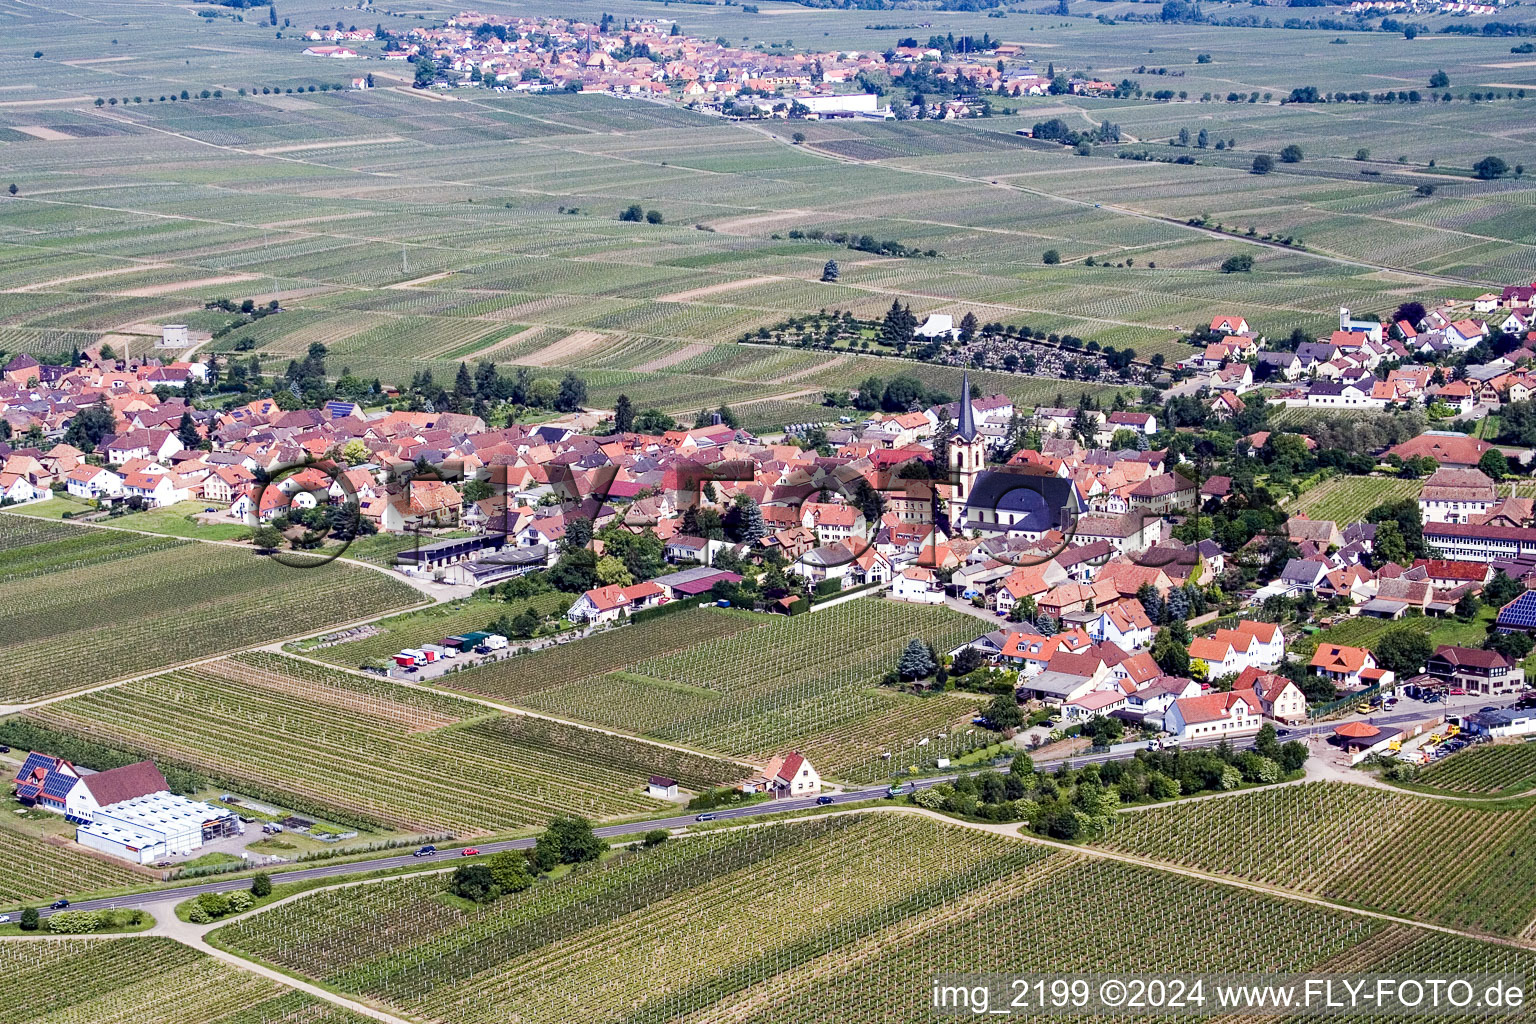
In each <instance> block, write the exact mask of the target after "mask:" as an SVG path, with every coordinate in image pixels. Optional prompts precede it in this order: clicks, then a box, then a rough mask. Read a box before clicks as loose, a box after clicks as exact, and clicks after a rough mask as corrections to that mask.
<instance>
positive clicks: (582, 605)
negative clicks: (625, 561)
mask: <svg viewBox="0 0 1536 1024" xmlns="http://www.w3.org/2000/svg"><path fill="white" fill-rule="evenodd" d="M666 593H667V592H666V591H665V590H663V589H662V588H661V586H660V585H658V584H656V583H652V582H650V581H646V582H645V583H635V584H631V585H630V586H627V587H623V586H619V585H618V584H616V583H615V584H611V585H609V586H606V587H594V588H593V589H591V590H589V591H587V592H586V593H585V594H582V595H581V596H580V597H579V598H577V599H576V603H575V604H573V605H571V610H570V611H568V612H566V617H567V618H569V619H570V620H571V621H572V622H592V623H602V622H612V621H613V620H615V619H617V618H618V617H619V616H620V615H621V614H633V613H634V612H637V611H639V610H640V609H642V608H652V607H655V606H656V605H658V604H661V603H662V601H663V600H665V598H666Z"/></svg>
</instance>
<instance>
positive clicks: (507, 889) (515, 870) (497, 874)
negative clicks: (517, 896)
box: [485, 850, 533, 896]
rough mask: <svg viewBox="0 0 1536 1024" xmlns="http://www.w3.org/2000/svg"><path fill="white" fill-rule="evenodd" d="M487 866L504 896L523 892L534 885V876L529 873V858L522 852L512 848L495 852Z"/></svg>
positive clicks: (492, 879)
mask: <svg viewBox="0 0 1536 1024" xmlns="http://www.w3.org/2000/svg"><path fill="white" fill-rule="evenodd" d="M485 866H486V868H487V869H489V871H490V873H491V881H493V882H495V883H496V888H497V889H499V890H501V894H502V895H503V896H505V895H507V894H508V893H514V892H522V891H523V890H524V889H526V888H528V887H529V886H531V885H533V876H532V875H530V874H529V873H528V860H527V858H526V857H524V856H523V855H522V854H520V853H516V852H514V851H512V850H503V851H502V852H501V853H493V854H491V856H490V858H489V859H488V860H487V861H486V862H485Z"/></svg>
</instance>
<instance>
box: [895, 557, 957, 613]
mask: <svg viewBox="0 0 1536 1024" xmlns="http://www.w3.org/2000/svg"><path fill="white" fill-rule="evenodd" d="M891 597H893V598H895V599H896V600H898V601H911V602H914V603H916V604H943V603H944V587H943V584H941V583H940V582H939V578H938V577H937V576H935V575H934V574H933V570H932V569H928V568H924V567H923V566H920V565H914V566H911V567H909V568H906V569H903V570H902V571H901V572H899V573H897V574H896V576H895V578H894V579H892V580H891Z"/></svg>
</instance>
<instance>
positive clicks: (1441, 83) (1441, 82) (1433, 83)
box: [1429, 68, 1451, 89]
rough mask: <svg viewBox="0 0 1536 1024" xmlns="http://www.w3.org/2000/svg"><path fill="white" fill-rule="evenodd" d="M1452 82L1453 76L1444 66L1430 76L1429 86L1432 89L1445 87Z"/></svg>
mask: <svg viewBox="0 0 1536 1024" xmlns="http://www.w3.org/2000/svg"><path fill="white" fill-rule="evenodd" d="M1450 84H1451V76H1450V75H1448V74H1446V73H1445V70H1444V69H1443V68H1442V69H1441V70H1439V71H1436V72H1435V73H1434V74H1432V75H1430V76H1429V87H1430V88H1431V89H1444V88H1445V87H1446V86H1448V85H1450Z"/></svg>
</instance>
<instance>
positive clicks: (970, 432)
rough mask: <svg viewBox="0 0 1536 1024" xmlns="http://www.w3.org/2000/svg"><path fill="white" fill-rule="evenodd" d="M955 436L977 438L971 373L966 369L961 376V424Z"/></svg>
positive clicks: (968, 439)
mask: <svg viewBox="0 0 1536 1024" xmlns="http://www.w3.org/2000/svg"><path fill="white" fill-rule="evenodd" d="M955 437H956V438H958V439H959V440H961V441H974V440H976V413H975V412H974V411H973V410H972V409H971V373H970V371H969V370H967V371H965V373H963V374H962V375H961V377H960V425H959V426H958V427H957V428H955Z"/></svg>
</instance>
